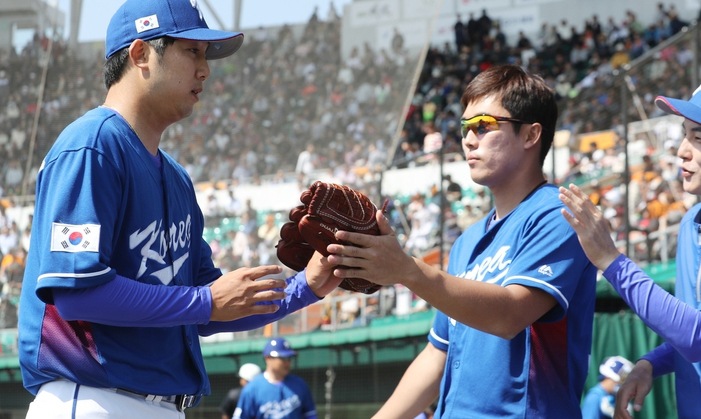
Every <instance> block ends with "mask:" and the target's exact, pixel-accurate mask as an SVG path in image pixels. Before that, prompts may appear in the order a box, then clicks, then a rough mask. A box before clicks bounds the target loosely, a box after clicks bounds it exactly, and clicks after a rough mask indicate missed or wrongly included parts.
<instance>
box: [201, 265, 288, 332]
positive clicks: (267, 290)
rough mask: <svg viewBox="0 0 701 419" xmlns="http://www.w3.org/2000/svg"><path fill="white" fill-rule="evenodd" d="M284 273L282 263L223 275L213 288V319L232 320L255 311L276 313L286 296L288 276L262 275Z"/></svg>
mask: <svg viewBox="0 0 701 419" xmlns="http://www.w3.org/2000/svg"><path fill="white" fill-rule="evenodd" d="M280 272H282V268H280V267H279V266H275V265H265V266H257V267H255V268H239V269H237V270H235V271H232V272H229V273H226V274H224V275H222V276H221V277H219V279H217V280H216V281H214V283H213V284H212V286H211V287H210V289H211V292H212V315H211V317H210V320H212V321H231V320H236V319H240V318H242V317H246V316H250V315H253V314H269V313H274V312H276V311H277V310H278V309H279V308H280V305H279V302H280V300H282V299H284V298H285V292H284V290H285V286H286V282H285V280H284V279H270V278H265V279H259V278H263V277H265V276H268V275H277V274H279V273H280ZM266 303H268V304H266ZM269 303H273V304H269Z"/></svg>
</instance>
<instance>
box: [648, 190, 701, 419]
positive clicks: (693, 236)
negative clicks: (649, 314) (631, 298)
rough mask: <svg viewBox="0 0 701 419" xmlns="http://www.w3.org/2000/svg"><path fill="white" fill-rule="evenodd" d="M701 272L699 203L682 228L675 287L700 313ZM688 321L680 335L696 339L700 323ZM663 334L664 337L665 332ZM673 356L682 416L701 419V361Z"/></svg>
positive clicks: (685, 217)
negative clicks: (691, 360)
mask: <svg viewBox="0 0 701 419" xmlns="http://www.w3.org/2000/svg"><path fill="white" fill-rule="evenodd" d="M700 272H701V204H696V205H694V207H692V208H691V209H690V210H689V211H688V212H687V213H686V214H685V216H684V218H683V219H682V221H681V224H680V225H679V239H678V243H677V280H676V282H675V286H674V292H675V296H676V297H677V298H678V299H679V300H681V301H683V302H684V303H686V304H688V305H689V306H690V307H692V308H694V309H696V310H701V275H699V273H700ZM636 312H639V311H638V310H636ZM697 312H698V311H697ZM643 319H644V320H645V318H643ZM686 319H687V320H689V322H688V324H682V326H683V329H682V330H677V331H676V335H678V336H687V337H688V336H696V335H697V334H698V332H696V331H697V330H698V327H699V325H698V322H695V323H692V322H691V320H692V318H691V317H689V318H686ZM684 329H685V330H684ZM661 335H662V336H663V337H664V336H665V334H664V332H661ZM669 353H670V354H671V356H672V357H673V358H674V359H673V365H674V384H675V385H674V388H675V391H676V396H677V397H676V399H677V410H678V414H679V417H680V418H698V417H701V402H700V399H701V362H693V363H692V362H689V361H687V360H686V359H685V358H684V357H683V356H682V355H680V354H679V352H677V351H676V350H675V351H669Z"/></svg>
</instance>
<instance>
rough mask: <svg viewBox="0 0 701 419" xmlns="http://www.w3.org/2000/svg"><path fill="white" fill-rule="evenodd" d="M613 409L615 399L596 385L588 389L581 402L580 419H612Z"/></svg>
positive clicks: (599, 384) (600, 386)
mask: <svg viewBox="0 0 701 419" xmlns="http://www.w3.org/2000/svg"><path fill="white" fill-rule="evenodd" d="M615 408H616V398H615V397H614V396H613V394H609V392H608V391H606V389H604V387H603V386H602V385H601V383H598V384H597V385H595V386H594V387H592V388H591V389H589V391H588V392H587V394H586V395H585V396H584V400H582V419H607V418H612V417H613V413H614V409H615Z"/></svg>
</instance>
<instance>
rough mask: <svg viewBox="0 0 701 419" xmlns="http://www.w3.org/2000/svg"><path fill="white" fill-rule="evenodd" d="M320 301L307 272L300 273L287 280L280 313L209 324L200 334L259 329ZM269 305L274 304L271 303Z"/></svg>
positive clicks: (202, 328) (200, 329)
mask: <svg viewBox="0 0 701 419" xmlns="http://www.w3.org/2000/svg"><path fill="white" fill-rule="evenodd" d="M319 300H320V298H319V297H317V296H316V294H314V292H313V291H312V289H311V288H309V285H308V284H307V276H306V272H305V271H300V272H297V273H296V274H295V275H294V276H292V277H290V278H288V279H287V286H286V287H285V299H284V300H281V301H280V302H279V303H277V302H276V303H275V304H280V309H279V310H278V311H276V312H274V313H269V314H257V315H252V316H247V317H243V318H241V319H237V320H233V321H230V322H209V323H208V324H205V325H200V326H199V329H198V333H199V334H200V335H201V336H209V335H213V334H215V333H219V332H238V331H242V330H253V329H257V328H259V327H262V326H265V325H266V324H268V323H272V322H274V321H276V320H279V319H281V318H283V317H285V316H287V315H288V314H290V313H293V312H295V311H297V310H299V309H300V308H303V307H306V306H308V305H310V304H313V303H315V302H317V301H319ZM269 304H273V303H272V302H271V303H269Z"/></svg>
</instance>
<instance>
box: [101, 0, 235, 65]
mask: <svg viewBox="0 0 701 419" xmlns="http://www.w3.org/2000/svg"><path fill="white" fill-rule="evenodd" d="M162 36H170V37H172V38H178V39H189V40H193V41H207V42H209V48H207V54H206V57H207V59H208V60H216V59H219V58H224V57H228V56H229V55H231V54H233V53H235V52H236V51H237V50H238V49H239V48H240V47H241V44H242V43H243V34H242V33H240V32H228V31H219V30H213V29H209V26H207V22H205V20H204V16H203V15H202V11H201V10H200V8H199V6H198V4H197V0H127V1H126V2H125V3H124V4H122V5H121V6H120V7H119V9H118V10H117V12H116V13H115V14H114V16H112V19H111V20H110V23H109V25H108V26H107V37H106V38H105V58H109V57H111V56H112V55H113V54H114V53H116V52H117V51H119V50H121V49H122V48H125V47H127V46H129V45H130V44H131V43H132V42H134V40H136V39H143V40H144V41H148V40H150V39H154V38H160V37H162Z"/></svg>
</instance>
